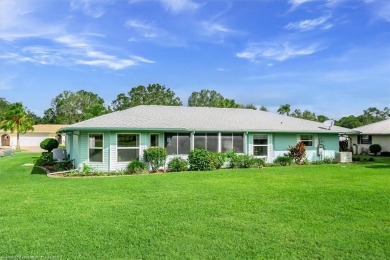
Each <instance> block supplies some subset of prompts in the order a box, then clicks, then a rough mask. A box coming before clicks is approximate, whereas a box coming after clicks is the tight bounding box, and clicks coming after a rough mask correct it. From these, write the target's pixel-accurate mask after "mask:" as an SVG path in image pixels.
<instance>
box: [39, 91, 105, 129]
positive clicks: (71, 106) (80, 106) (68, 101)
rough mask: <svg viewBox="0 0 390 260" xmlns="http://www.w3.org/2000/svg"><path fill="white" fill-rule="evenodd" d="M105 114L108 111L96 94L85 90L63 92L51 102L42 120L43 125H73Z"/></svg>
mask: <svg viewBox="0 0 390 260" xmlns="http://www.w3.org/2000/svg"><path fill="white" fill-rule="evenodd" d="M107 112H109V109H108V108H106V106H105V105H104V100H103V99H102V98H101V97H99V96H98V95H97V94H94V93H92V92H88V91H85V90H80V91H77V92H74V93H73V92H71V91H64V92H62V93H61V94H59V95H58V96H57V97H55V98H54V99H53V100H52V102H51V108H49V109H47V110H45V112H44V117H43V119H44V122H45V123H54V124H74V123H77V122H80V121H83V120H87V119H90V118H93V117H96V116H100V115H103V114H105V113H107Z"/></svg>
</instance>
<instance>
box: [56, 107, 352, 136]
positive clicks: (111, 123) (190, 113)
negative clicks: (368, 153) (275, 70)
mask: <svg viewBox="0 0 390 260" xmlns="http://www.w3.org/2000/svg"><path fill="white" fill-rule="evenodd" d="M82 129H99V130H102V129H112V130H115V129H117V130H118V129H126V130H146V129H148V130H166V131H169V130H176V131H179V130H183V131H221V132H224V131H258V132H313V133H314V132H323V133H354V131H352V130H351V129H347V128H343V127H337V126H333V127H331V129H330V130H328V129H327V127H325V126H324V125H323V124H322V123H319V122H314V121H309V120H304V119H299V118H294V117H289V116H284V115H279V114H275V113H270V112H264V111H258V110H251V109H238V108H209V107H183V106H137V107H132V108H129V109H126V110H123V111H117V112H113V113H110V114H107V115H103V116H99V117H95V118H92V119H89V120H86V121H83V122H79V123H76V124H73V125H70V126H67V127H65V128H63V131H71V130H82Z"/></svg>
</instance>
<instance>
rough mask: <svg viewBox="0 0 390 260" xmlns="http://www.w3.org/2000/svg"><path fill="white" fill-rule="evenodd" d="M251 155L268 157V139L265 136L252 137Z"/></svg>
mask: <svg viewBox="0 0 390 260" xmlns="http://www.w3.org/2000/svg"><path fill="white" fill-rule="evenodd" d="M253 155H254V156H267V155H268V137H267V135H253Z"/></svg>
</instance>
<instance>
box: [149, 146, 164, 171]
mask: <svg viewBox="0 0 390 260" xmlns="http://www.w3.org/2000/svg"><path fill="white" fill-rule="evenodd" d="M166 159H167V150H165V149H164V148H162V147H150V148H148V149H146V150H145V151H144V160H145V161H146V162H148V163H149V165H150V168H151V169H152V171H153V172H156V171H157V170H158V169H160V168H164V167H165V161H166Z"/></svg>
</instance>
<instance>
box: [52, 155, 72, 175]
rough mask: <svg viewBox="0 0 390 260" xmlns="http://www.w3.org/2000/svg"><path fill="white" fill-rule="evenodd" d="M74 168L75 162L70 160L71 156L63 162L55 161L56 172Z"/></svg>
mask: <svg viewBox="0 0 390 260" xmlns="http://www.w3.org/2000/svg"><path fill="white" fill-rule="evenodd" d="M71 169H73V163H72V161H71V160H70V158H69V156H68V157H67V158H66V159H65V160H63V161H62V162H55V163H54V171H55V172H61V171H68V170H71Z"/></svg>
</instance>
